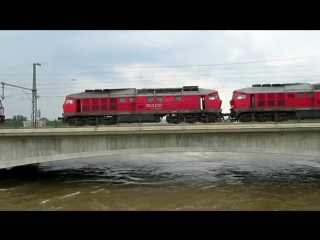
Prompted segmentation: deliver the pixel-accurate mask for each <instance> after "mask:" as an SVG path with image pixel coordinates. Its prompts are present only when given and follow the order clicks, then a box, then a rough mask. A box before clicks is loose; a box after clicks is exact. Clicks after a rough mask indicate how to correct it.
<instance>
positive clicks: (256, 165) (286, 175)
mask: <svg viewBox="0 0 320 240" xmlns="http://www.w3.org/2000/svg"><path fill="white" fill-rule="evenodd" d="M319 199H320V158H316V157H301V156H288V155H277V154H272V155H270V154H249V153H241V154H239V153H213V152H183V153H176V152H174V153H162V154H161V155H160V154H157V155H155V154H134V155H115V156H108V157H99V158H93V159H74V160H68V161H60V162H53V163H46V164H42V165H39V166H38V167H29V168H20V169H19V168H17V169H11V170H1V171H0V210H50V211H52V210H320V202H319Z"/></svg>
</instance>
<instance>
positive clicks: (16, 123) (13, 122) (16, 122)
mask: <svg viewBox="0 0 320 240" xmlns="http://www.w3.org/2000/svg"><path fill="white" fill-rule="evenodd" d="M28 120H29V119H28V118H27V117H25V116H23V115H14V116H13V117H12V118H7V119H6V122H5V123H2V124H1V125H0V127H23V121H28ZM38 121H44V122H46V126H49V127H50V126H62V125H65V124H63V123H62V122H61V120H49V119H47V118H45V117H43V118H40V119H38Z"/></svg>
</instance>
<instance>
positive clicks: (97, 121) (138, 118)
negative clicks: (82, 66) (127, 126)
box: [64, 113, 220, 126]
mask: <svg viewBox="0 0 320 240" xmlns="http://www.w3.org/2000/svg"><path fill="white" fill-rule="evenodd" d="M164 116H167V117H166V122H167V123H173V124H179V123H191V124H193V123H196V122H201V123H214V122H217V121H219V120H220V119H219V117H218V116H217V114H215V113H206V114H196V113H188V114H168V115H167V114H141V115H133V114H128V115H116V116H89V117H88V116H70V117H68V118H66V119H65V120H64V122H66V123H68V124H69V125H70V126H85V125H86V126H97V125H116V124H120V123H159V122H161V119H162V118H163V117H164Z"/></svg>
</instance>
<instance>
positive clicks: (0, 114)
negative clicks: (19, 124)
mask: <svg viewBox="0 0 320 240" xmlns="http://www.w3.org/2000/svg"><path fill="white" fill-rule="evenodd" d="M5 121H6V117H5V115H4V108H3V106H2V102H1V100H0V123H4V122H5Z"/></svg>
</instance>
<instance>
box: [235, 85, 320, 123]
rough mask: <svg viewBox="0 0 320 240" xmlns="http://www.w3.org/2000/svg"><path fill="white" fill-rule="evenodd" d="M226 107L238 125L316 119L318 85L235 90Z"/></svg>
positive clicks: (319, 116) (318, 116)
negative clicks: (253, 122) (241, 123)
mask: <svg viewBox="0 0 320 240" xmlns="http://www.w3.org/2000/svg"><path fill="white" fill-rule="evenodd" d="M230 105H231V109H230V118H231V119H232V120H233V121H239V122H250V121H258V122H266V121H274V122H278V121H279V122H280V121H286V120H290V119H297V118H300V119H320V84H310V83H287V84H262V85H261V84H254V85H252V87H248V88H242V89H237V90H235V91H234V92H233V95H232V100H231V101H230Z"/></svg>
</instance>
